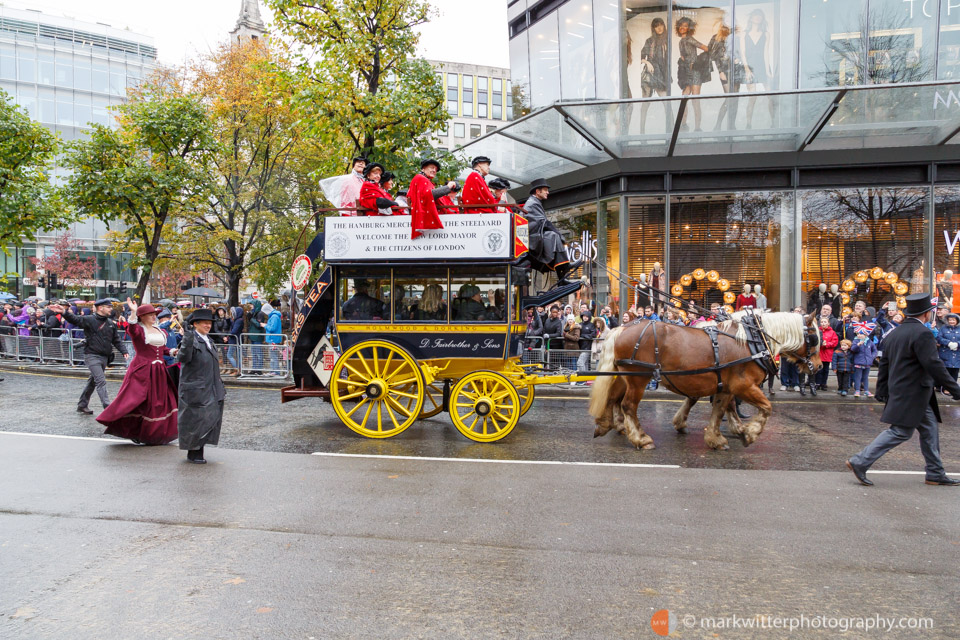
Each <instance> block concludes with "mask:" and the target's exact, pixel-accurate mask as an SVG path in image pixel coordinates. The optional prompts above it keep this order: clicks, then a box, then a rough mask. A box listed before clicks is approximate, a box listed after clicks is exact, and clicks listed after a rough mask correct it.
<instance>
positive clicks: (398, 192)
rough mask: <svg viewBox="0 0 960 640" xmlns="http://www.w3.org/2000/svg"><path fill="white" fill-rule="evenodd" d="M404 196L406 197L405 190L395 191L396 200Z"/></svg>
mask: <svg viewBox="0 0 960 640" xmlns="http://www.w3.org/2000/svg"><path fill="white" fill-rule="evenodd" d="M405 195H407V190H406V189H400V191H397V197H398V198H399V197H400V196H405Z"/></svg>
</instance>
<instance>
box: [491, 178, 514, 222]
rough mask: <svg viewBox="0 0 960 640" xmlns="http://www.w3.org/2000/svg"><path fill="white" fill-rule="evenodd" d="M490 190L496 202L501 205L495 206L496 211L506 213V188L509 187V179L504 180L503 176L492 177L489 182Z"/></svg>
mask: <svg viewBox="0 0 960 640" xmlns="http://www.w3.org/2000/svg"><path fill="white" fill-rule="evenodd" d="M489 186H490V189H491V191H493V197H494V198H496V199H497V203H498V204H499V205H501V206H499V207H497V212H498V213H506V212H507V211H508V210H509V209H507V207H506V206H505V205H507V204H508V203H507V190H509V189H510V181H509V180H504V179H503V178H494V179H493V180H491V181H490V183H489Z"/></svg>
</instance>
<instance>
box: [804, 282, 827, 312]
mask: <svg viewBox="0 0 960 640" xmlns="http://www.w3.org/2000/svg"><path fill="white" fill-rule="evenodd" d="M825 304H830V296H829V294H828V293H827V285H826V284H825V283H823V282H821V283H820V284H818V285H817V289H816V291H811V292H810V293H809V294H808V295H807V313H812V314H815V315H820V309H821V308H822V307H823V305H825Z"/></svg>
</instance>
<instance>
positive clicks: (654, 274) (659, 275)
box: [647, 262, 667, 313]
mask: <svg viewBox="0 0 960 640" xmlns="http://www.w3.org/2000/svg"><path fill="white" fill-rule="evenodd" d="M647 283H648V284H649V285H650V288H651V289H656V290H657V291H666V290H667V274H666V272H665V271H664V270H663V267H661V266H660V263H659V262H654V263H653V270H652V271H651V272H650V275H649V276H647ZM652 298H653V300H651V302H652V303H653V306H654V308H655V309H656V311H657V313H659V312H660V307H661V306H662V305H663V303H664V299H663V298H662V297H661V296H658V295H656V294H654V295H653V296H652Z"/></svg>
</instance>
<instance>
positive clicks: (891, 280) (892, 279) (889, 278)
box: [883, 271, 900, 285]
mask: <svg viewBox="0 0 960 640" xmlns="http://www.w3.org/2000/svg"><path fill="white" fill-rule="evenodd" d="M899 279H900V276H898V275H897V274H895V273H894V272H893V271H890V272H889V273H887V275H885V276H884V277H883V281H884V282H886V283H887V284H889V285H893V284H895V283H896V282H897V280H899Z"/></svg>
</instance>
